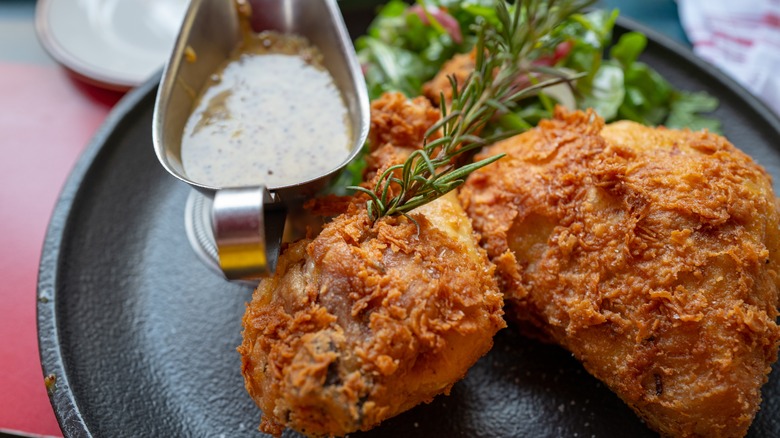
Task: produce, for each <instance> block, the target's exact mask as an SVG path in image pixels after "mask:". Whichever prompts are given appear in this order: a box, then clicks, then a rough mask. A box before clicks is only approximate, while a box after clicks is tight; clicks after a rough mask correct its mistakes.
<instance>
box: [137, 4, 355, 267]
mask: <svg viewBox="0 0 780 438" xmlns="http://www.w3.org/2000/svg"><path fill="white" fill-rule="evenodd" d="M247 3H249V5H250V6H251V9H252V16H251V23H252V28H253V29H252V30H253V31H254V32H260V31H266V30H268V31H276V32H280V33H284V34H294V35H299V36H302V37H305V38H307V39H308V40H309V41H310V42H311V43H312V44H313V45H315V46H316V47H317V48H318V49H319V50H320V52H321V53H322V55H323V64H324V67H325V68H326V69H327V70H328V71H329V73H330V75H331V76H332V77H333V80H334V82H335V85H336V86H337V88H338V89H339V91H340V92H341V95H342V97H343V99H344V103H345V105H346V108H347V114H348V118H349V120H348V123H347V126H349V129H350V130H351V132H350V134H351V135H350V138H351V140H352V141H351V144H350V145H349V153H348V155H346V157H345V159H344V160H343V162H342V163H341V164H340V165H339V166H336V167H334V168H333V169H330V170H328V171H326V172H324V173H322V174H320V175H311V177H310V178H306V179H304V180H301V181H297V182H295V183H292V184H287V185H282V186H268V187H266V186H263V185H259V186H247V187H217V186H212V185H208V184H205V183H204V182H203V181H196V180H193V179H191V178H189V177H188V176H187V174H186V172H185V171H184V166H183V164H182V147H181V145H182V137H183V134H184V127H185V124H186V123H187V120H188V118H189V117H190V115H191V114H192V112H193V110H194V108H195V105H196V103H197V98H198V92H199V91H200V90H201V89H202V88H203V87H204V86H205V85H206V84H207V82H208V80H209V78H210V77H211V75H212V74H213V73H214V72H215V71H216V70H217V69H218V68H219V67H220V65H221V64H222V63H223V62H225V60H227V59H228V57H229V56H230V55H231V53H232V52H233V50H234V49H235V48H236V46H237V45H238V44H239V42H240V41H241V40H242V38H243V35H242V32H241V17H240V16H239V12H238V11H237V8H236V5H235V4H234V1H233V0H192V2H191V4H190V7H189V10H188V12H187V15H186V16H185V18H184V21H183V23H182V27H181V30H180V33H179V37H178V40H177V42H176V46H175V47H174V51H173V54H172V56H171V58H170V60H169V61H168V63H167V65H166V66H165V70H164V72H163V78H162V82H161V84H160V88H159V90H158V94H157V101H156V103H155V108H154V120H153V125H152V132H153V141H154V148H155V152H156V154H157V158H158V159H159V161H160V163H161V164H162V166H163V167H164V168H165V169H166V170H167V171H168V172H169V173H171V175H173V176H175V177H176V178H178V179H180V180H181V181H184V182H185V183H187V184H189V185H190V186H192V187H193V188H194V189H195V190H197V191H199V192H200V193H202V194H204V195H205V196H206V197H208V198H209V199H210V200H212V199H213V202H211V203H210V204H211V209H212V214H211V225H212V230H213V237H214V242H215V243H216V247H217V250H218V259H219V267H220V269H221V270H222V272H223V273H224V274H225V276H226V277H227V278H228V279H254V278H258V277H261V276H264V275H267V274H269V273H273V272H274V270H275V266H276V260H277V258H278V253H279V247H280V244H281V238H282V232H283V228H284V218H285V216H286V212H287V211H288V210H295V209H298V208H299V207H300V204H301V203H302V202H303V200H304V199H305V198H306V197H307V196H311V195H313V194H315V193H316V192H317V191H319V190H320V189H322V188H323V187H325V186H326V185H327V183H328V182H329V181H330V180H331V178H332V177H333V176H334V175H336V174H337V173H338V172H339V171H340V170H342V169H343V168H344V166H346V165H347V163H349V161H351V160H352V159H353V158H354V157H355V155H357V153H358V152H359V151H360V148H361V147H362V144H363V142H364V141H365V138H366V135H367V133H368V125H369V120H368V117H369V109H368V96H367V92H366V87H365V82H364V80H363V76H362V73H361V70H360V66H359V64H358V62H357V59H356V56H355V52H354V48H353V46H352V42H351V40H350V38H349V34H348V32H347V30H346V26H345V24H344V21H343V18H342V17H341V14H340V12H339V9H338V5H337V4H336V0H248V1H247ZM193 54H194V55H195V56H194V60H193V59H192V58H193V56H192V55H193ZM345 129H346V128H345Z"/></svg>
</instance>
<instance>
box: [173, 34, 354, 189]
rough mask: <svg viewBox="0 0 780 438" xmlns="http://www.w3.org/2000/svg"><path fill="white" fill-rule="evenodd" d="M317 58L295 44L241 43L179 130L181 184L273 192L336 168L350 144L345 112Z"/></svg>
mask: <svg viewBox="0 0 780 438" xmlns="http://www.w3.org/2000/svg"><path fill="white" fill-rule="evenodd" d="M321 59H322V55H321V54H320V53H319V51H318V50H317V49H316V48H315V47H313V46H311V45H309V44H308V43H307V42H306V40H305V39H303V38H301V37H295V36H286V35H281V34H277V33H274V32H263V33H261V34H258V35H255V36H254V38H252V39H251V40H246V39H245V42H244V44H243V45H242V46H241V47H240V48H239V49H238V50H237V52H236V53H235V54H234V55H233V56H231V57H230V58H229V59H228V61H227V62H226V63H225V64H224V65H223V67H222V68H221V69H220V70H219V71H218V72H217V73H216V74H215V75H214V77H213V78H212V80H211V81H210V83H209V84H207V86H206V87H205V88H204V90H203V92H202V94H201V96H200V97H199V100H198V103H197V106H196V108H195V111H193V113H192V114H191V116H190V118H189V119H188V121H187V124H186V126H185V128H184V135H183V138H182V149H181V157H182V164H183V166H184V171H185V173H186V175H187V177H189V178H190V179H191V180H193V181H195V182H197V183H200V184H205V185H209V186H212V187H242V186H255V185H259V184H264V185H266V186H268V187H272V188H273V187H280V186H286V185H290V184H295V183H300V182H304V181H307V180H309V179H312V178H315V177H318V176H320V175H322V174H324V173H327V172H328V171H330V170H331V169H334V168H336V167H338V166H339V165H340V164H342V162H343V161H344V160H345V159H346V158H347V157H348V155H349V152H350V151H349V146H350V143H351V138H350V131H351V130H350V129H349V128H350V127H349V122H348V117H347V108H346V106H345V104H344V100H343V98H342V96H341V93H340V92H339V89H338V87H336V85H335V83H334V81H333V78H332V77H331V76H330V74H329V73H328V71H327V70H326V69H325V68H323V67H322V65H321Z"/></svg>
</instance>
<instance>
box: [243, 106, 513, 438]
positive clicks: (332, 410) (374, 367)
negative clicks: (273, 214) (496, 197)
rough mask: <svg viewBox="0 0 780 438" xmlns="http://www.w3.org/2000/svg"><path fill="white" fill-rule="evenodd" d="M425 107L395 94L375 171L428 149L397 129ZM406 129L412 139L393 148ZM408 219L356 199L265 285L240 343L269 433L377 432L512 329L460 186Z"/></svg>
mask: <svg viewBox="0 0 780 438" xmlns="http://www.w3.org/2000/svg"><path fill="white" fill-rule="evenodd" d="M392 99H394V97H393V96H388V97H387V98H386V99H384V100H382V101H381V102H379V103H377V104H376V106H375V111H372V115H373V116H374V117H375V118H376V117H379V118H383V119H384V120H385V121H386V120H389V119H388V117H389V114H388V111H390V110H389V109H388V108H389V107H387V106H385V107H381V105H383V104H386V103H389V102H390V101H391V100H392ZM419 105H423V108H416V107H417V106H419ZM424 105H425V104H423V103H421V102H420V101H417V102H415V101H408V100H404V101H403V102H399V101H396V102H395V109H394V110H392V111H396V115H399V117H398V118H397V120H396V121H395V122H391V123H387V124H385V125H383V126H384V128H377V131H376V132H374V135H377V136H379V137H377V138H380V137H381V138H383V139H384V140H385V143H384V144H382V145H381V146H379V147H378V148H377V149H376V150H375V151H374V152H373V154H372V155H373V158H372V162H373V163H374V164H375V165H376V166H378V167H377V168H376V169H374V170H373V173H376V171H377V170H379V169H381V168H386V167H387V166H389V165H391V164H394V163H396V162H398V160H399V159H403V158H405V157H406V156H407V155H408V153H409V152H408V151H409V150H412V149H413V148H415V147H419V144H417V143H415V141H421V140H422V139H421V137H420V138H419V139H418V140H416V139H417V137H416V136H409V135H410V132H409V131H406V130H399V129H396V128H397V127H398V126H399V123H401V122H400V121H401V120H403V114H404V113H405V112H406V111H409V113H408V114H412V113H414V112H415V110H416V109H422V110H423V113H425V111H424V110H425V108H424ZM428 107H429V104H428ZM382 108H384V109H382ZM391 118H392V117H391ZM379 125H381V123H378V125H377V126H379ZM410 126H411V125H410ZM411 129H412V131H415V129H416V128H411ZM425 129H427V127H426V128H425ZM423 131H424V130H423ZM415 132H416V131H415ZM399 139H404V141H406V142H407V144H403V146H406V147H404V148H400V147H395V146H392V142H393V141H397V140H399ZM410 217H411V218H413V219H414V221H412V220H410V219H408V218H406V217H391V218H382V219H379V220H377V221H376V222H374V223H372V222H371V221H370V220H369V218H368V215H367V212H366V207H365V205H364V204H362V203H361V202H358V201H356V203H355V204H353V205H351V206H350V207H349V209H348V211H347V212H346V213H345V214H342V215H340V216H338V217H336V218H335V219H334V220H333V221H332V222H330V223H328V224H327V225H326V226H325V228H324V229H323V231H322V232H321V233H320V234H319V235H318V236H317V237H316V238H314V239H311V240H309V239H307V240H302V241H300V242H297V243H295V244H293V245H291V246H290V247H288V248H287V250H286V251H285V252H284V253H283V254H282V256H281V257H280V260H279V262H278V267H277V272H276V275H274V276H273V277H272V278H269V279H266V280H263V281H262V282H261V283H260V285H259V286H258V288H257V289H256V291H255V292H254V295H253V298H252V301H251V303H250V304H248V306H247V309H246V313H245V315H244V319H243V326H244V332H243V343H242V345H241V346H240V347H239V349H238V350H239V352H240V353H241V356H242V372H243V375H244V378H245V383H246V388H247V390H248V392H249V394H250V395H251V397H252V398H253V399H254V400H255V402H256V403H257V405H258V406H259V407H260V408H261V410H262V411H263V419H262V422H261V425H260V429H261V430H262V431H264V432H268V433H271V434H275V435H279V434H281V432H282V431H283V429H284V428H285V427H290V428H292V429H295V430H297V431H300V432H303V433H305V434H307V435H311V436H324V435H344V434H346V433H349V432H353V431H356V430H367V429H370V428H371V427H374V426H375V425H377V424H379V423H380V422H381V421H383V420H384V419H386V418H389V417H391V416H394V415H396V414H399V413H401V412H403V411H405V410H407V409H410V408H412V407H413V406H415V405H417V404H419V403H421V402H429V401H431V400H432V398H433V397H434V396H436V395H437V394H441V393H445V394H446V393H449V391H450V388H451V387H452V385H453V384H454V383H455V382H456V381H458V380H460V379H461V378H463V377H464V375H465V374H466V372H467V370H468V369H469V368H470V367H471V366H472V365H473V364H474V363H475V362H476V361H477V359H479V358H480V357H481V356H482V355H484V354H485V353H486V352H487V351H488V350H489V349H490V348H491V346H492V343H493V335H494V334H495V333H496V332H497V331H498V330H499V329H500V328H502V327H504V326H505V323H504V320H503V319H502V315H503V311H502V306H503V300H502V297H501V294H500V292H499V290H498V285H497V283H496V280H495V276H494V269H493V267H492V265H491V264H490V263H489V262H488V260H487V256H486V254H485V252H484V250H482V249H480V248H479V247H478V245H477V242H476V239H475V236H474V234H473V230H472V228H471V223H470V222H469V220H468V218H467V217H466V214H465V212H464V211H463V209H462V207H461V206H460V203H459V202H458V200H457V197H456V196H455V194H454V193H451V194H449V195H447V196H445V197H443V198H440V199H438V200H437V201H434V202H432V203H430V204H427V205H424V206H422V207H419V208H417V209H415V210H413V211H412V212H410ZM415 221H416V223H415ZM418 227H419V228H418Z"/></svg>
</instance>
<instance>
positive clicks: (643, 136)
mask: <svg viewBox="0 0 780 438" xmlns="http://www.w3.org/2000/svg"><path fill="white" fill-rule="evenodd" d="M500 152H505V153H507V154H508V156H507V157H505V158H504V159H502V160H500V161H498V162H497V163H496V165H494V166H493V167H491V168H489V169H488V168H486V169H483V170H480V171H477V172H476V173H474V174H472V175H471V177H470V178H469V179H468V181H467V183H466V184H465V186H464V188H463V190H462V192H461V200H462V202H463V205H464V207H465V208H466V210H467V212H468V214H469V216H470V217H471V218H472V220H473V223H474V228H475V230H476V231H477V232H478V233H480V234H481V243H482V245H483V247H484V248H486V249H487V251H488V255H489V257H490V258H491V259H492V260H493V261H494V262H495V263H496V265H497V272H498V274H499V276H500V279H501V280H500V282H501V286H502V289H503V290H504V292H505V299H506V300H507V304H508V305H509V306H511V308H512V310H511V312H510V313H511V314H512V316H513V317H515V318H517V319H518V320H520V321H521V323H522V324H524V325H526V326H529V327H533V328H534V329H535V330H537V331H538V333H541V334H543V335H544V336H545V337H547V338H548V339H550V340H552V341H554V342H556V343H558V344H560V345H562V346H563V347H565V348H567V349H569V350H570V351H571V352H572V353H573V354H574V355H575V356H576V357H577V358H578V359H579V360H581V361H582V362H583V364H584V366H585V368H586V369H587V370H588V371H589V372H590V373H591V374H593V375H594V376H596V377H597V378H599V379H600V380H602V381H604V382H605V383H606V384H607V385H608V386H609V387H610V388H611V389H612V390H613V391H614V392H615V393H617V395H619V396H620V397H621V398H622V399H623V400H624V401H625V402H626V403H627V404H628V405H629V406H631V407H632V408H633V409H634V410H635V411H636V412H637V413H638V414H639V416H641V417H642V418H644V419H645V420H646V422H647V424H648V425H649V426H650V427H651V428H653V429H655V430H657V431H659V432H660V433H661V434H663V435H665V436H675V437H694V436H701V437H738V436H744V435H745V434H746V432H747V429H748V427H749V425H750V423H751V422H752V419H753V417H754V416H755V413H756V411H757V410H758V408H759V404H760V400H761V397H760V387H761V385H763V384H764V383H765V382H766V380H767V374H768V373H769V371H770V366H771V364H772V362H774V361H775V360H776V358H777V350H778V343H780V329H779V328H778V326H777V324H776V318H777V316H778V309H777V306H778V304H779V303H778V284H779V280H778V267H779V266H780V255H779V254H780V253H779V252H778V250H779V249H780V234H779V233H780V223H779V222H780V215H779V214H778V204H777V200H776V198H775V196H774V194H773V191H772V185H771V181H770V177H769V176H768V174H767V173H766V171H765V170H764V169H763V168H761V167H760V166H758V165H757V164H755V163H754V162H753V161H752V160H751V159H750V158H749V157H748V156H747V155H746V154H744V153H742V152H741V151H739V150H738V149H736V148H735V147H734V146H732V145H731V144H730V143H729V142H728V141H727V140H726V139H724V138H723V137H720V136H717V135H714V134H710V133H707V132H689V131H675V130H668V129H664V128H657V129H655V128H648V127H644V126H641V125H638V124H636V123H632V122H618V123H614V124H611V125H609V126H606V127H604V123H603V121H602V120H601V119H599V118H598V117H597V116H596V115H595V114H594V113H592V112H587V113H583V112H576V113H565V112H563V111H562V110H558V111H557V114H556V117H555V119H554V120H549V121H545V122H542V123H541V124H540V125H539V127H538V128H536V129H533V130H531V131H529V132H527V133H524V134H522V135H520V136H517V137H514V138H511V139H508V140H505V141H503V142H501V143H499V144H496V145H494V146H493V147H490V148H489V149H487V150H486V151H485V152H484V153H483V155H482V157H478V158H484V157H485V156H487V155H493V154H497V153H500Z"/></svg>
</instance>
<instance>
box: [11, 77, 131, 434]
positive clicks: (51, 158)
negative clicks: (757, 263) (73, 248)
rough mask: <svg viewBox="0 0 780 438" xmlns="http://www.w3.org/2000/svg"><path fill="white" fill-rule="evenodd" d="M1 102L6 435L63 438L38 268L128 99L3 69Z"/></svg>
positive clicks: (66, 80) (67, 80)
mask: <svg viewBox="0 0 780 438" xmlns="http://www.w3.org/2000/svg"><path fill="white" fill-rule="evenodd" d="M0 96H2V97H0V153H1V154H2V158H0V339H2V341H0V432H9V433H18V434H28V435H48V436H62V432H61V431H60V428H59V426H58V424H57V420H56V418H55V416H54V413H53V410H52V407H51V405H50V403H49V399H48V397H47V394H46V389H45V386H44V383H43V372H42V370H41V363H40V357H39V354H38V338H37V328H36V313H35V305H36V283H37V276H38V264H39V261H40V257H41V249H42V245H43V239H44V235H45V232H46V227H47V225H48V222H49V218H50V216H51V213H52V209H53V207H54V204H55V202H56V200H57V196H58V195H59V192H60V190H61V188H62V186H63V183H64V182H65V179H66V178H67V175H68V173H69V172H70V169H71V168H72V166H73V164H74V163H75V162H76V160H77V159H78V156H79V154H80V153H81V151H82V150H83V149H84V147H85V146H86V145H87V144H88V142H89V139H90V137H91V136H92V135H93V133H94V132H95V130H96V129H97V127H98V126H99V125H100V123H101V122H102V121H103V120H104V119H105V117H106V115H107V113H108V111H109V110H110V108H111V107H112V106H113V105H114V104H115V103H116V101H117V100H118V98H119V97H120V96H119V95H117V94H114V93H111V92H106V91H102V90H98V89H93V88H90V87H89V86H86V85H82V84H80V83H78V82H77V81H74V80H72V79H71V78H70V77H69V75H68V74H67V73H66V72H65V71H64V70H63V69H61V68H58V67H54V66H35V65H26V64H25V65H22V64H2V63H0Z"/></svg>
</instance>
